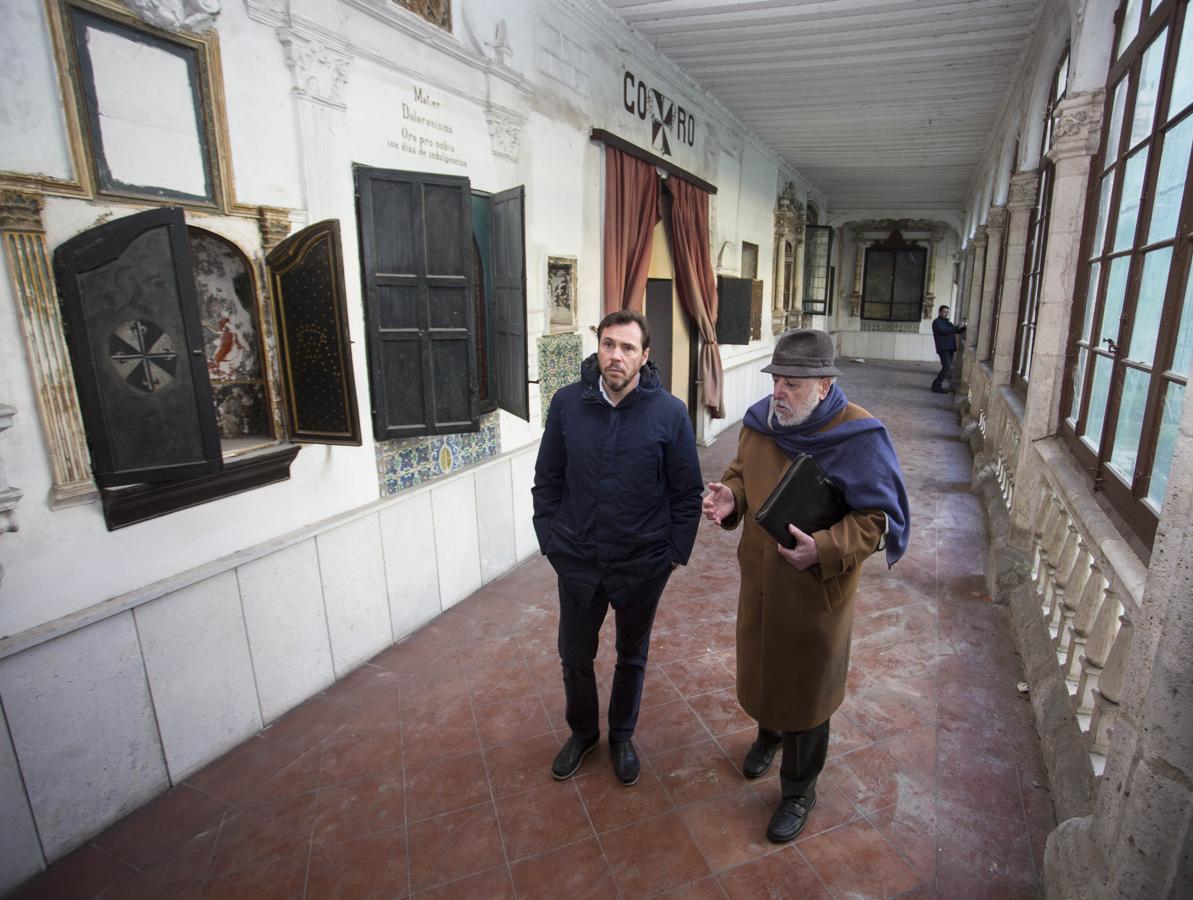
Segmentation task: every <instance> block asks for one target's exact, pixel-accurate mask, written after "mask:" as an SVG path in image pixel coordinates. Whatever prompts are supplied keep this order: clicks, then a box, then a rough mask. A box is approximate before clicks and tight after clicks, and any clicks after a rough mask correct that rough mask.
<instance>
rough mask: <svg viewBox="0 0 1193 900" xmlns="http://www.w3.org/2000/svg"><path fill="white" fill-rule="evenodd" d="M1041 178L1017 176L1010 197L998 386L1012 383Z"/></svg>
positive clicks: (996, 347)
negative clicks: (1029, 237)
mask: <svg viewBox="0 0 1193 900" xmlns="http://www.w3.org/2000/svg"><path fill="white" fill-rule="evenodd" d="M1038 184H1039V174H1038V173H1036V172H1016V173H1015V174H1014V176H1012V178H1011V189H1010V193H1009V195H1008V197H1007V240H1006V247H1007V250H1006V254H1007V258H1006V260H1005V261H1004V263H1003V267H1002V268H1003V279H1002V306H1001V307H999V312H998V321H997V322H996V323H995V325H994V334H995V338H994V340H995V344H994V359H993V360H992V362H991V366H990V367H991V369H992V370H993V376H992V377H993V381H994V384H996V385H1000V384H1007V383H1008V382H1009V381H1010V380H1011V366H1012V364H1013V363H1014V360H1015V336H1016V334H1018V332H1019V300H1020V295H1021V292H1022V290H1023V263H1024V258H1025V257H1026V255H1027V232H1028V229H1029V228H1030V226H1031V214H1032V210H1033V209H1035V205H1036V186H1037V185H1038Z"/></svg>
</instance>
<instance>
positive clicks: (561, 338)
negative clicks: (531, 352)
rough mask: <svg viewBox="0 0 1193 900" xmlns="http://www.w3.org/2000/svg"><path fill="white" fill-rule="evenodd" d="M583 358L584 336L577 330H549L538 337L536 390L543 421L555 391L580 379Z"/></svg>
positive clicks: (545, 419) (545, 418)
mask: <svg viewBox="0 0 1193 900" xmlns="http://www.w3.org/2000/svg"><path fill="white" fill-rule="evenodd" d="M583 361H584V339H583V338H582V337H581V336H580V335H578V334H550V335H545V336H543V337H541V338H539V392H540V397H541V399H542V403H543V422H546V421H547V410H548V409H550V407H551V398H552V397H554V396H555V392H556V391H557V390H559V389H560V388H561V387H563V386H564V385H567V384H571V383H572V382H573V381H579V380H580V363H582V362H583Z"/></svg>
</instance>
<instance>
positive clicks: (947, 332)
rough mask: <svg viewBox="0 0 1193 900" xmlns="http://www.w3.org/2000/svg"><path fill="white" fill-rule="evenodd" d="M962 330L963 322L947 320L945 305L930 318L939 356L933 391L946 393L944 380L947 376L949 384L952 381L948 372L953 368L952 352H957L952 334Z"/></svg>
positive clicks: (947, 312)
mask: <svg viewBox="0 0 1193 900" xmlns="http://www.w3.org/2000/svg"><path fill="white" fill-rule="evenodd" d="M964 331H965V323H964V322H962V323H961V324H960V325H954V324H953V323H952V322H950V321H949V308H948V307H947V306H942V307H941V308H940V309H939V310H938V311H937V316H936V318H935V319H933V320H932V340H933V342H935V344H936V355H937V356H939V357H940V374H939V375H937V376H936V380H935V381H933V382H932V390H933V392H934V393H937V394H947V393H948V391H946V390H945V389H944V380H945V379H946V378H948V379H949V380H950V384H951V382H952V377H951V375H950V372H951V371H952V369H953V354H954V353H956V352H957V338H955V337H954V335H957V334H961V333H963V332H964Z"/></svg>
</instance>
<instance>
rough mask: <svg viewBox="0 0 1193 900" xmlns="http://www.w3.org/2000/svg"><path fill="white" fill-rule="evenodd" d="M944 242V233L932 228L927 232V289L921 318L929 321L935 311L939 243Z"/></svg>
mask: <svg viewBox="0 0 1193 900" xmlns="http://www.w3.org/2000/svg"><path fill="white" fill-rule="evenodd" d="M942 240H944V232H943V231H941V230H940V229H939V228H933V229H932V230H931V231H929V232H928V289H927V290H926V291H924V311H923V317H924V318H925V319H929V320H931V319H932V318H934V317H935V315H936V311H935V310H934V309H933V307H935V306H936V258H937V257H938V256H939V255H940V242H941V241H942Z"/></svg>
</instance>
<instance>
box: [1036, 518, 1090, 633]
mask: <svg viewBox="0 0 1193 900" xmlns="http://www.w3.org/2000/svg"><path fill="white" fill-rule="evenodd" d="M1082 549H1083V548H1082V544H1081V533H1080V532H1079V531H1078V530H1077V526H1076V525H1074V524H1073V522H1072V520H1069V521H1068V522H1067V523H1066V525H1065V533H1064V539H1063V542H1062V544H1061V549H1060V553H1058V554H1057V556H1056V565H1055V566H1052V567H1050V571H1049V574H1050V575H1051V579H1050V580H1051V582H1052V596H1051V597H1049V598H1048V615H1047V616H1046V618H1045V621H1046V622H1047V623H1048V630H1049V631H1050V632H1051V633H1052V642H1053V644H1054V645H1055V643H1056V639H1057V637H1058V636H1059V631H1058V630H1057V629H1059V628H1060V624H1061V609H1062V607H1063V606H1064V599H1065V585H1067V584H1068V582H1069V578H1070V577H1071V576H1072V574H1073V567H1074V566H1075V565H1076V564H1077V555H1078V554H1079V553H1080V552H1081V550H1082Z"/></svg>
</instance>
